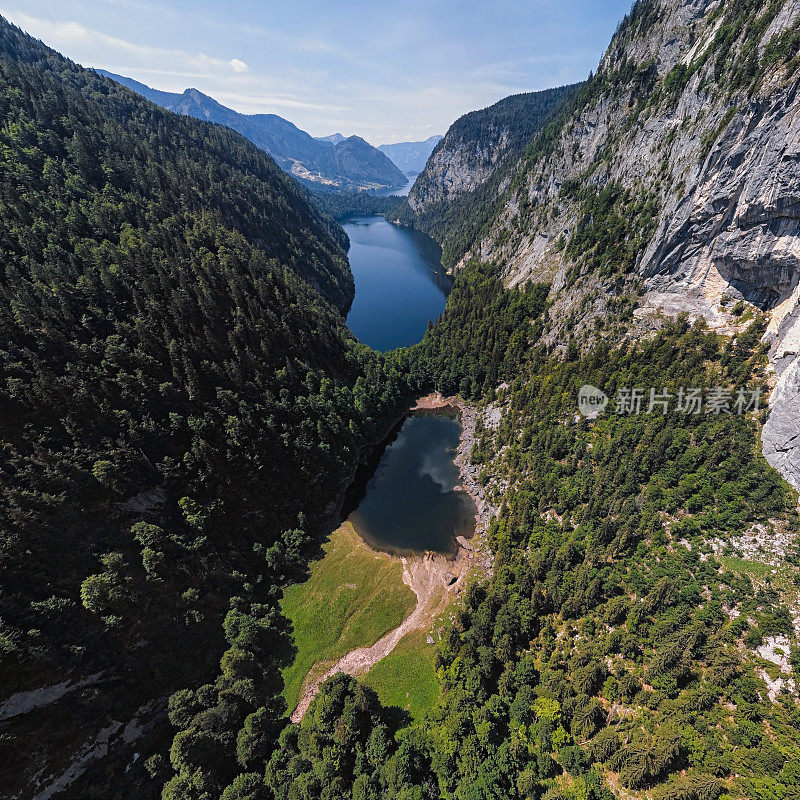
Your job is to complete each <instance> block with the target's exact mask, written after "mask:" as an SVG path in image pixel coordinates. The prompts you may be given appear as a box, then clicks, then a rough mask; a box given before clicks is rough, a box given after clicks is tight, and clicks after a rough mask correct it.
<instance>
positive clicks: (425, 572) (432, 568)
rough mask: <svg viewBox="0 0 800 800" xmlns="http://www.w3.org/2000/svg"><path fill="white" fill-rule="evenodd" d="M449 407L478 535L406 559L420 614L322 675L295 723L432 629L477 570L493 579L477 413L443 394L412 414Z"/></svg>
mask: <svg viewBox="0 0 800 800" xmlns="http://www.w3.org/2000/svg"><path fill="white" fill-rule="evenodd" d="M446 408H452V409H454V410H456V411H457V412H458V414H459V416H460V418H461V436H460V438H459V443H458V450H457V453H456V457H455V463H456V466H458V469H459V472H460V474H461V484H462V486H463V489H464V491H465V492H467V493H468V494H469V496H470V497H471V498H472V501H473V502H474V503H475V508H476V515H475V533H474V534H473V535H472V537H471V538H470V539H469V541H467V540H465V539H463V537H458V542H457V545H458V546H457V550H456V553H455V555H454V556H445V555H441V554H437V553H425V554H423V555H419V556H408V557H402V558H401V561H402V563H403V582H404V583H405V584H406V585H407V586H409V587H410V588H411V590H412V591H413V592H414V594H415V595H416V596H417V605H416V606H415V608H414V610H413V611H412V612H411V614H410V615H409V616H408V617H406V618H405V620H403V622H402V623H401V624H400V625H399V626H398V627H397V628H394V629H393V630H391V631H389V632H388V633H387V634H385V635H384V636H383V637H381V638H380V639H379V640H378V641H377V642H375V644H373V645H371V646H370V647H358V648H356V649H355V650H351V651H350V652H349V653H347V654H346V655H344V656H342V658H340V659H339V660H338V661H336V662H335V663H334V664H332V665H331V666H330V667H329V668H328V669H326V670H325V672H324V673H323V674H322V675H321V676H319V677H318V678H315V679H313V680H311V681H310V682H308V683H307V684H306V685H304V687H303V691H302V694H301V696H300V701H299V702H298V704H297V707H296V708H295V709H294V711H293V712H292V717H291V719H292V722H300V721H301V720H302V719H303V716H304V715H305V713H306V711H308V708H309V706H310V705H311V701H312V700H313V699H314V697H316V695H317V693H318V692H319V687H320V686H321V685H322V684H323V683H324V682H325V681H326V680H327V679H328V678H330V677H332V676H333V675H336V674H337V673H339V672H344V673H345V674H347V675H351V676H353V677H357V676H359V675H363V674H365V673H366V672H368V671H369V669H370V668H371V667H372V666H374V665H375V664H376V663H377V662H378V661H380V660H381V659H382V658H385V657H386V656H387V655H389V653H391V652H392V650H394V648H395V647H396V646H397V644H398V642H399V641H400V640H401V639H402V638H403V637H404V636H405V635H406V634H407V633H411V632H412V631H415V630H425V629H427V628H429V627H430V625H431V624H432V623H433V621H434V620H435V619H436V618H437V617H438V616H439V615H440V614H441V613H443V612H444V609H445V608H446V606H447V604H448V602H449V601H450V598H451V596H452V595H453V594H459V593H460V592H461V589H462V587H463V585H464V583H465V581H466V579H467V576H468V575H469V574H470V572H471V571H472V570H473V568H476V567H477V568H478V569H480V570H481V571H482V572H484V573H485V574H486V575H491V572H492V557H491V554H490V552H489V548H488V544H487V542H486V532H487V531H488V529H489V523H490V522H491V520H492V518H493V517H494V515H495V514H496V513H497V509H495V508H494V507H493V506H491V505H490V504H489V503H488V501H487V500H486V497H485V493H484V491H483V487H482V486H481V485H480V483H479V482H478V470H477V468H476V467H474V466H473V465H472V464H471V463H470V454H471V453H472V446H473V444H474V442H475V422H476V411H475V409H474V408H473V407H472V406H470V405H469V404H467V403H465V402H464V401H463V400H461V398H460V397H455V396H454V397H443V396H442V395H441V394H438V393H437V394H431V395H427V396H426V397H422V398H420V399H419V400H418V401H417V404H416V405H415V406H414V408H413V409H412V411H435V410H437V409H446ZM365 544H367V543H366V542H365ZM367 546H369V545H368V544H367ZM395 557H396V556H395ZM315 666H317V665H315ZM311 672H313V668H312V670H311ZM311 672H310V673H309V675H310V674H311Z"/></svg>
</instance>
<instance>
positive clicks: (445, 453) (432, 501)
mask: <svg viewBox="0 0 800 800" xmlns="http://www.w3.org/2000/svg"><path fill="white" fill-rule="evenodd" d="M460 435H461V424H460V423H459V421H458V419H457V417H455V415H447V414H442V413H437V414H434V413H420V414H414V415H412V416H410V417H407V418H406V420H405V421H404V422H403V423H402V425H401V427H400V428H399V431H398V430H397V429H396V438H395V439H394V440H393V441H390V443H389V444H388V446H387V447H386V449H385V450H384V451H383V453H382V454H381V453H380V452H379V453H377V454H376V458H379V459H380V460H379V462H378V464H377V467H376V465H375V463H374V461H373V463H372V464H370V465H367V466H366V467H365V468H364V469H363V470H362V473H361V475H360V476H357V478H356V484H355V485H354V487H353V489H352V490H351V492H350V496H349V498H348V500H347V501H346V502H345V510H344V513H345V515H346V514H348V513H349V517H348V519H349V520H350V522H351V523H352V524H353V527H354V528H355V529H356V531H357V532H358V534H359V535H360V536H361V537H362V538H363V539H364V541H365V542H367V544H369V545H370V546H372V547H374V548H375V549H377V550H383V551H386V552H389V553H394V554H396V555H406V554H409V553H420V552H424V551H425V550H432V551H436V552H440V553H453V552H454V550H455V537H456V536H466V537H470V536H472V534H473V533H474V531H475V504H474V503H473V502H472V499H471V498H470V496H469V495H468V494H467V493H466V492H465V491H463V490H462V489H461V488H460V487H461V483H460V475H459V472H458V467H457V466H456V465H455V462H454V458H455V454H456V449H457V447H458V439H459V436H460ZM372 470H374V472H373V473H372V474H371V477H369V474H370V473H371V472H372ZM359 477H360V480H359ZM366 478H368V480H367V481H366V484H365V479H366ZM353 507H355V510H352V509H353Z"/></svg>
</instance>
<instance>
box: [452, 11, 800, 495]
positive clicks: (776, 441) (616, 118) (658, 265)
mask: <svg viewBox="0 0 800 800" xmlns="http://www.w3.org/2000/svg"><path fill="white" fill-rule="evenodd" d="M798 24H800V2H798V0H775V1H774V2H760V3H758V2H750V3H741V4H722V3H719V2H712V1H711V0H689V1H688V2H678V0H652V1H648V2H639V3H637V5H636V6H634V9H633V11H632V13H631V15H630V16H629V17H628V18H626V20H625V21H624V22H623V24H622V25H621V26H620V29H619V30H618V32H617V35H616V36H615V38H614V39H613V41H612V43H611V45H610V47H609V49H608V51H607V53H606V55H605V56H604V58H603V60H602V61H601V64H600V66H599V68H598V71H597V74H596V75H595V76H594V77H593V78H592V79H591V80H590V81H589V83H588V84H587V86H586V87H585V88H584V90H583V91H582V92H581V94H580V96H579V97H578V98H577V100H576V101H575V102H574V103H573V106H572V108H571V109H570V110H569V111H568V112H567V113H566V114H565V115H564V117H563V120H562V122H561V125H560V132H559V133H558V136H557V137H555V139H554V140H551V141H547V142H545V141H541V142H539V143H538V145H537V146H535V147H534V148H532V152H529V155H528V157H527V158H526V159H525V160H524V162H523V163H522V165H521V168H520V170H519V174H518V175H517V176H516V180H517V184H518V185H519V187H520V188H518V189H513V190H509V191H507V192H505V193H504V194H502V193H498V202H499V206H500V210H499V212H498V214H497V216H496V218H495V220H494V223H493V224H492V226H491V230H490V231H489V233H488V234H487V235H485V236H483V237H482V239H481V241H480V242H479V243H477V244H475V245H473V247H472V248H471V250H470V251H469V252H468V254H467V256H466V257H465V258H467V257H469V256H471V255H480V256H481V257H482V258H483V259H484V260H489V261H495V262H497V263H498V264H500V265H502V269H503V270H504V274H505V277H506V280H507V282H508V283H509V284H510V285H514V284H518V283H521V282H524V281H528V280H548V281H552V282H553V288H552V290H551V298H550V299H551V301H552V303H553V310H552V311H551V319H552V320H553V324H552V330H551V331H550V334H549V336H550V340H551V341H552V342H554V343H563V342H565V341H566V339H567V338H568V337H577V338H578V339H579V340H580V338H581V336H588V335H589V332H590V331H591V330H592V329H593V327H594V324H595V320H596V319H598V318H599V319H602V318H603V317H607V316H608V315H609V314H611V313H613V312H614V311H615V310H616V308H617V306H616V305H615V300H616V298H618V297H619V296H621V295H623V294H625V293H632V294H634V295H635V296H636V297H637V298H638V300H637V302H638V305H639V307H638V308H637V309H636V311H635V321H636V326H635V329H636V330H645V331H646V330H653V329H655V328H657V327H658V324H659V323H658V319H659V317H660V316H661V315H664V314H667V315H669V316H673V315H676V314H678V313H681V312H688V313H689V315H690V317H692V318H697V317H700V316H702V317H704V318H705V319H706V320H707V321H708V322H709V324H711V325H713V326H715V327H717V328H718V329H720V330H723V331H729V332H734V331H736V330H737V317H736V316H735V315H733V314H732V313H731V312H732V307H733V306H734V305H735V301H736V300H743V301H746V302H748V303H752V304H753V305H755V306H757V307H759V308H761V309H762V310H764V311H766V312H768V313H769V315H770V319H771V324H770V327H769V330H768V333H767V340H768V341H769V342H770V344H771V359H772V364H773V367H774V370H775V376H776V385H775V389H774V392H773V395H772V398H771V415H770V418H769V421H768V423H767V425H766V426H765V428H764V433H763V444H764V454H765V456H766V458H767V459H768V460H769V462H770V463H771V464H772V465H773V466H775V467H776V468H778V469H779V470H780V471H781V472H782V473H783V474H784V476H785V477H786V478H787V480H789V482H790V483H792V484H793V485H794V486H795V487H798V488H800V438H799V437H798V435H797V434H798V432H800V399H799V398H800V395H799V394H798V390H799V389H800V366H798V354H799V353H800V323H798V316H800V311H798V307H797V306H798V280H800V113H798V112H800V98H799V97H798V82H799V81H800V62H799V61H798V59H797V57H796V54H797V53H798V49H799V48H800V35H799V34H798ZM615 225H617V226H618V227H619V229H620V230H623V231H624V235H623V236H621V238H620V241H619V242H618V243H615V244H614V245H613V246H606V244H604V241H603V237H602V232H603V231H608V230H609V229H613V228H614V226H615ZM578 243H580V245H581V246H577V244H578ZM629 244H630V251H631V252H630V254H629V259H628V261H626V253H625V250H626V248H627V247H628V245H629ZM587 245H588V246H587ZM587 253H588V255H587ZM462 261H463V260H462ZM732 301H733V302H732Z"/></svg>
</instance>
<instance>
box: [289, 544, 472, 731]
mask: <svg viewBox="0 0 800 800" xmlns="http://www.w3.org/2000/svg"><path fill="white" fill-rule="evenodd" d="M402 562H403V583H405V584H406V585H407V586H409V587H410V588H411V591H413V592H414V594H415V595H416V596H417V605H416V607H415V608H414V610H413V611H412V612H411V614H409V616H407V617H406V618H405V619H404V620H403V622H402V623H401V624H400V625H399V626H398V627H397V628H395V629H394V630H392V631H389V633H387V634H386V635H385V636H383V637H382V638H381V639H378V641H377V642H375V644H373V645H372V646H371V647H358V648H356V649H355V650H351V651H350V652H349V653H347V654H346V655H344V656H342V657H341V658H340V659H339V660H338V661H337V662H335V663H334V664H333V665H332V666H331V667H330V668H329V669H327V670H326V671H325V672H324V673H323V674H322V675H320V676H319V677H318V678H315V679H314V680H312V681H311V682H310V683H307V684H306V685H305V686H304V688H303V693H302V695H301V696H300V702H299V703H298V704H297V708H295V710H294V712H293V713H292V722H299V721H300V720H301V719H302V718H303V716H304V715H305V713H306V711H308V707H309V706H310V705H311V701H312V700H313V699H314V698H315V697H316V695H317V693H318V692H319V687H320V686H321V685H322V684H323V683H324V682H325V681H326V680H328V678H330V677H332V676H333V675H336V673H338V672H344V673H345V674H347V675H352V676H353V677H356V676H358V675H363V674H364V673H365V672H368V671H369V669H370V668H371V667H372V666H374V665H375V664H377V662H378V661H380V660H381V659H382V658H385V657H386V656H388V655H389V653H391V652H392V650H394V648H395V647H396V646H397V643H398V642H399V641H400V640H401V639H402V638H403V637H404V636H405V635H406V634H407V633H410V632H411V631H415V630H420V629H422V628H425V627H427V626H428V625H430V623H431V622H432V621H433V619H435V617H436V616H438V614H439V613H440V611H441V610H443V607H444V606H445V605H446V603H447V599H448V595H449V592H450V591H453V590H454V589H455V588H456V587H459V586H460V584H461V582H462V579H463V577H464V576H465V575H466V573H467V571H468V566H469V559H467V558H465V557H464V555H463V554H462V553H459V555H458V557H457V558H456V560H455V561H454V560H452V559H449V558H446V557H444V556H439V555H433V554H430V553H426V554H425V555H424V556H422V557H413V558H403V559H402ZM448 573H450V574H451V575H452V576H455V577H456V580H455V582H454V583H453V584H452V585H451V586H449V587H448V586H446V583H447V580H448V578H447V577H446V576H447V574H448Z"/></svg>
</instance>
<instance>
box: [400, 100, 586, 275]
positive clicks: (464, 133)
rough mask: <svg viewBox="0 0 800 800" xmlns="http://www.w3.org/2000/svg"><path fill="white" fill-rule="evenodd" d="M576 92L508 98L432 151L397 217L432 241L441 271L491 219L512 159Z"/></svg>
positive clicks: (472, 116)
mask: <svg viewBox="0 0 800 800" xmlns="http://www.w3.org/2000/svg"><path fill="white" fill-rule="evenodd" d="M576 88H577V86H562V87H559V88H557V89H546V90H544V91H541V92H528V93H525V94H517V95H512V96H511V97H506V98H504V99H503V100H500V101H499V102H497V103H495V104H494V105H492V106H489V107H488V108H484V109H480V110H479V111H471V112H470V113H469V114H465V115H464V116H463V117H460V118H459V119H457V120H456V121H455V122H454V123H453V124H452V125H451V126H450V128H449V129H448V131H447V133H446V135H445V136H444V138H443V139H442V140H441V141H440V142H439V143H438V144H437V145H436V147H435V148H434V150H433V152H432V153H431V156H430V158H429V159H428V162H427V163H426V165H425V169H424V170H423V171H422V172H421V173H420V174H419V176H418V177H417V179H416V181H415V182H414V186H413V187H412V188H411V191H410V192H409V195H408V201H407V205H406V206H405V207H401V208H400V210H399V211H398V213H397V214H396V218H397V219H399V220H400V221H401V222H402V223H403V224H406V225H413V226H414V227H415V228H419V230H423V231H425V232H426V233H428V234H429V235H430V236H432V237H433V238H434V239H436V241H437V242H439V244H441V246H442V250H443V261H444V264H445V266H447V267H452V266H453V265H454V264H455V263H456V262H457V261H458V260H459V259H460V258H461V256H462V255H463V254H464V253H465V252H466V251H467V250H468V249H469V247H470V246H471V245H472V244H473V243H474V242H475V241H477V240H478V238H479V237H480V235H481V234H482V232H483V230H484V227H485V226H486V225H488V224H489V223H490V222H491V221H492V219H493V218H494V216H495V214H496V210H497V203H498V197H499V195H500V194H501V192H502V190H503V188H505V187H503V186H502V184H503V183H504V179H505V178H507V177H508V175H509V173H510V171H511V170H512V169H513V166H512V165H513V163H514V162H515V160H516V159H517V158H519V156H520V155H521V153H522V152H523V151H524V149H525V147H526V145H527V144H528V142H529V141H530V139H531V137H533V135H534V134H535V133H536V132H537V131H539V129H540V128H541V127H542V126H543V125H544V124H545V123H546V122H547V121H548V120H550V119H551V117H553V115H555V114H556V113H557V110H558V109H559V108H561V106H562V105H563V104H564V103H565V102H566V101H567V100H568V99H569V98H570V97H571V96H572V95H573V94H574V92H575V90H576ZM394 218H395V216H393V217H392V219H394Z"/></svg>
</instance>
